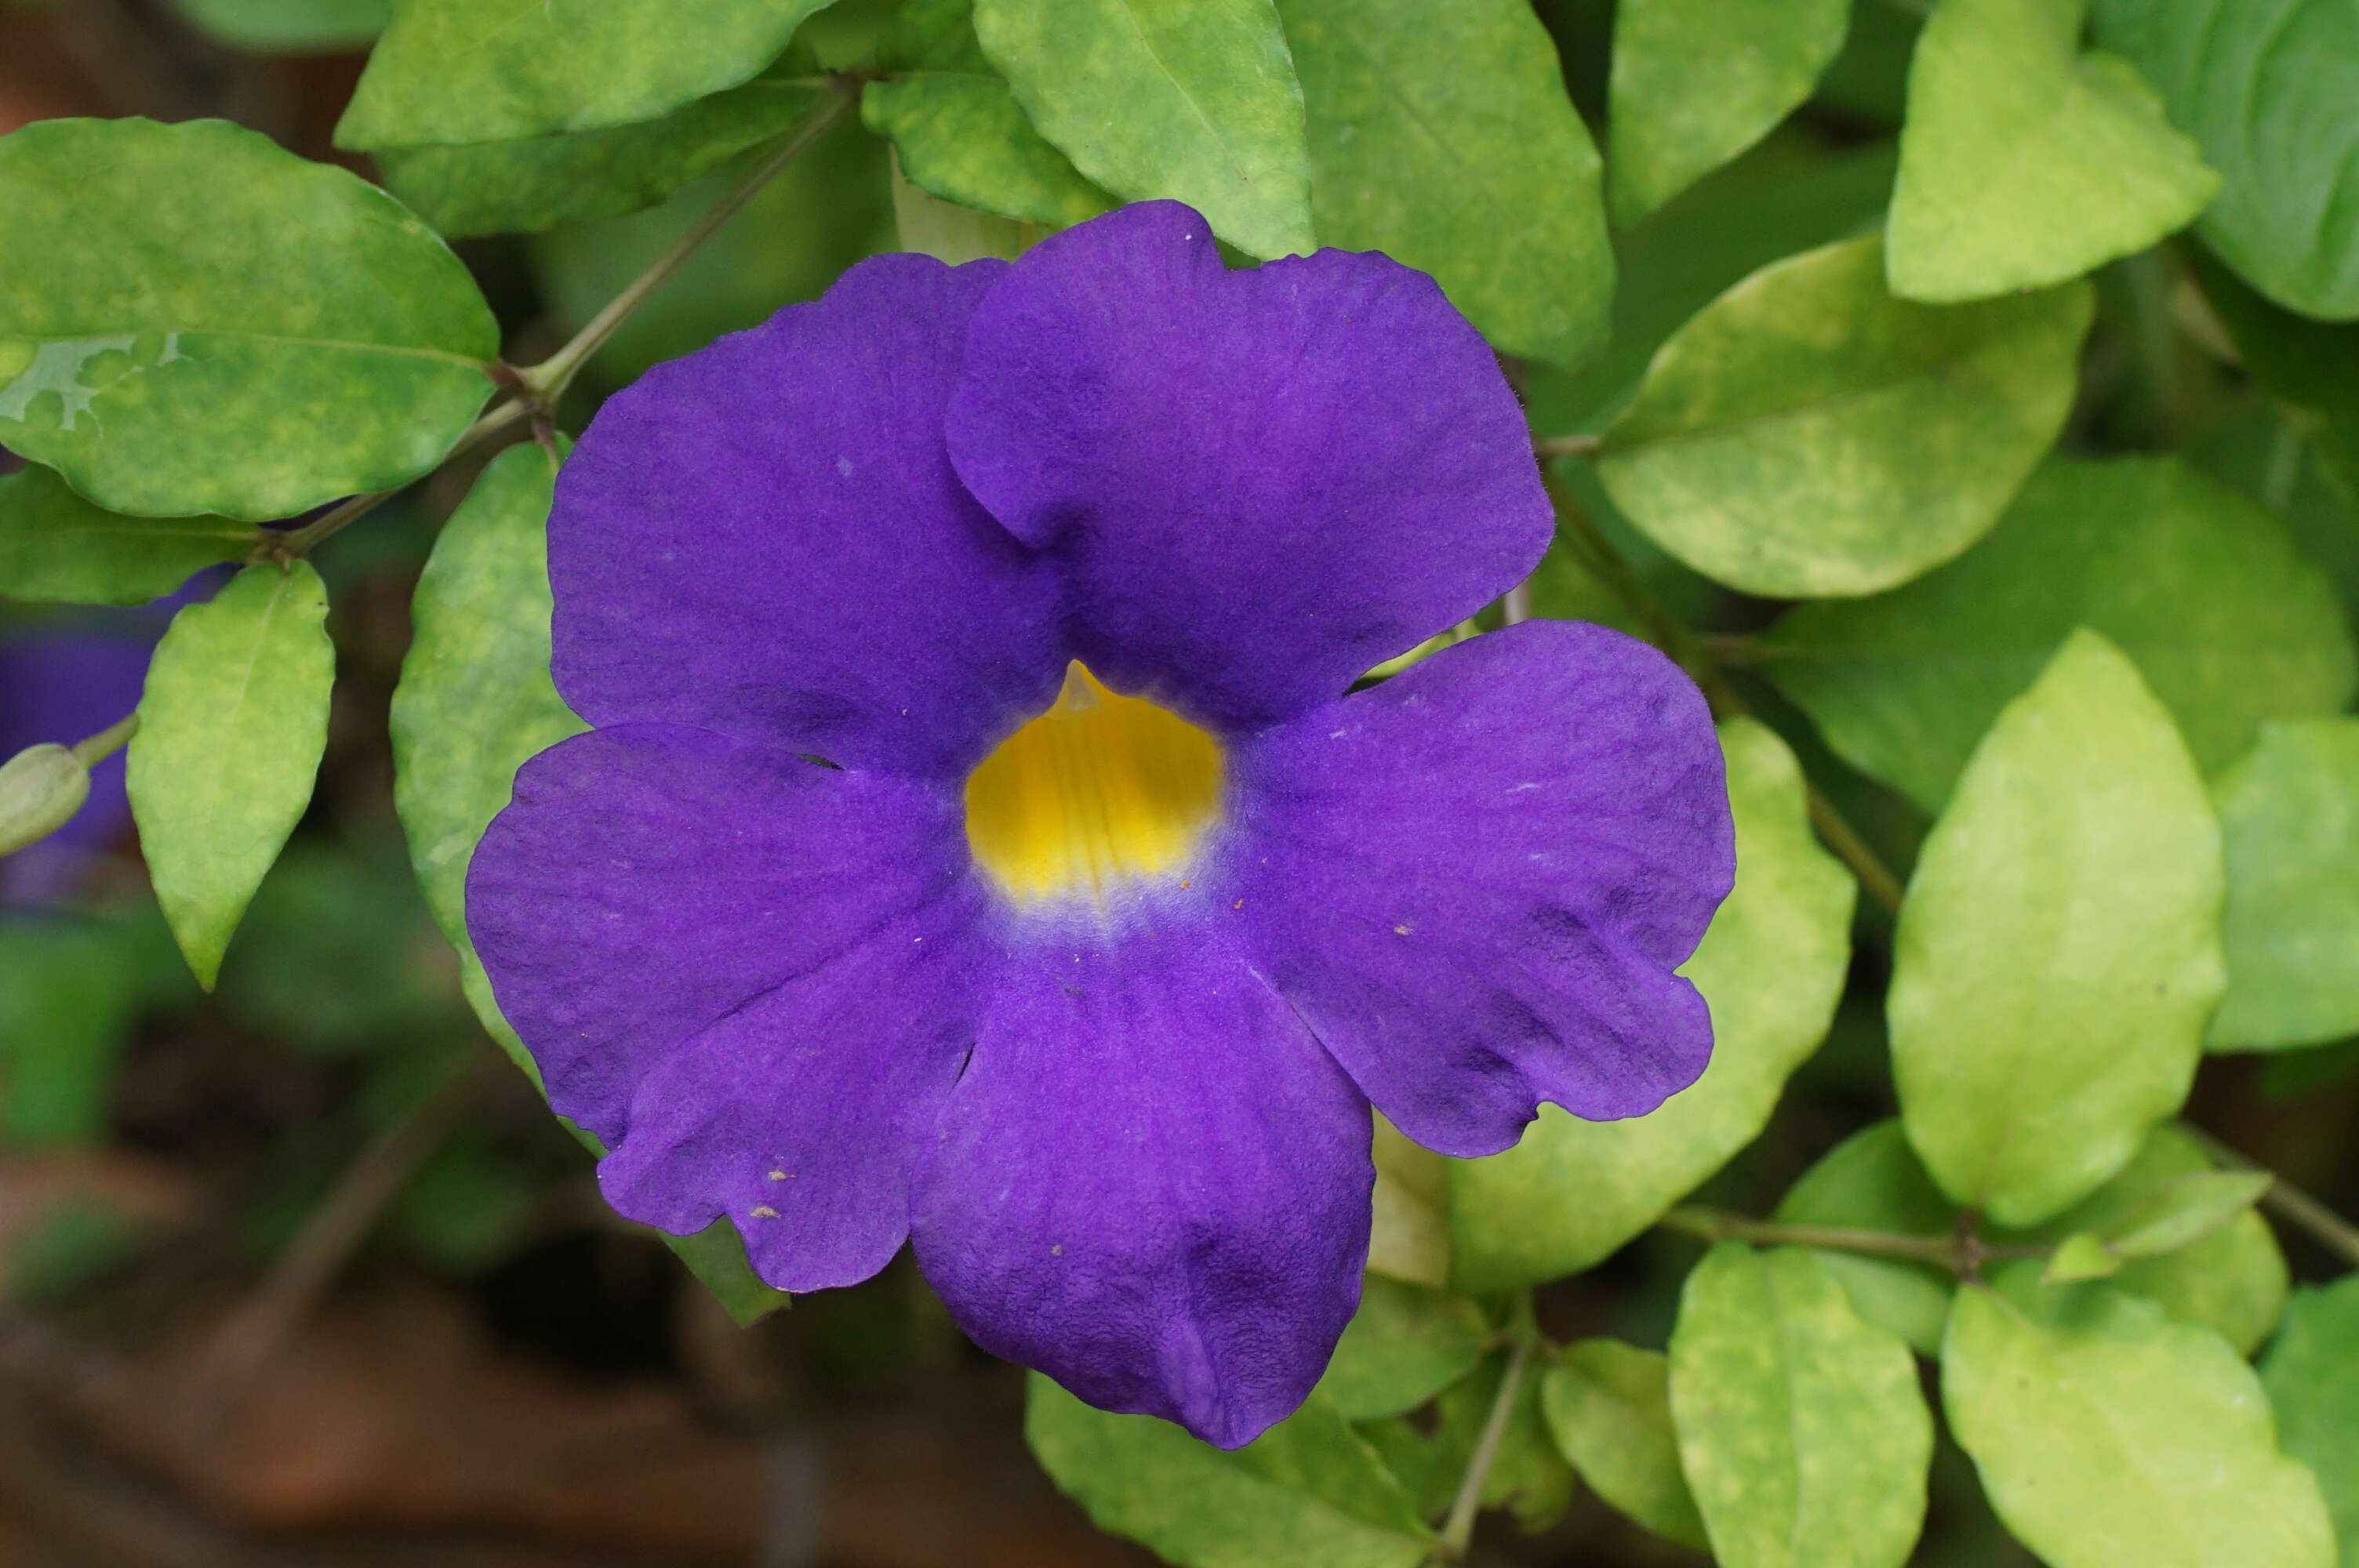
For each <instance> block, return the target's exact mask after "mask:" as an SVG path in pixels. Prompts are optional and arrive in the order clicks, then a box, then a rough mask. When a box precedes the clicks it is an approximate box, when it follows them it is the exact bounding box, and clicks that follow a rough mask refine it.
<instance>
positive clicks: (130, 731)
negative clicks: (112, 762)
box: [71, 710, 139, 768]
mask: <svg viewBox="0 0 2359 1568" xmlns="http://www.w3.org/2000/svg"><path fill="white" fill-rule="evenodd" d="M138 733H139V715H138V713H137V711H136V710H134V711H132V712H130V713H126V714H125V715H124V716H123V717H122V718H120V719H116V720H115V721H114V723H112V724H110V725H108V726H107V727H106V728H105V729H103V730H100V731H99V732H98V733H97V734H95V735H92V737H91V738H90V739H89V740H87V741H75V742H74V743H73V746H72V748H71V750H72V752H73V754H74V756H75V757H76V759H78V760H79V761H80V762H81V763H82V766H83V767H85V768H86V767H89V766H91V765H92V763H94V762H102V761H103V760H104V759H106V758H108V757H111V756H113V755H114V753H115V752H120V751H121V750H123V748H124V747H125V746H126V745H128V744H130V741H131V737H133V736H134V735H136V734H138Z"/></svg>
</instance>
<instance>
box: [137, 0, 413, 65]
mask: <svg viewBox="0 0 2359 1568" xmlns="http://www.w3.org/2000/svg"><path fill="white" fill-rule="evenodd" d="M177 3H178V4H179V7H180V9H181V10H182V11H184V12H186V13H187V14H188V17H189V20H190V21H192V22H194V23H196V25H197V26H198V27H201V28H203V29H204V30H205V31H206V32H208V33H211V34H212V36H213V37H214V38H219V39H221V40H222V41H223V43H227V44H234V45H235V46H236V47H238V48H239V49H251V50H253V51H255V53H257V54H315V53H329V52H332V51H335V50H340V49H359V48H361V47H362V46H363V45H364V44H366V43H368V42H369V41H370V40H372V39H374V38H375V37H376V36H377V34H379V33H381V32H383V31H384V30H385V25H386V22H388V21H390V20H391V19H392V16H393V0H177Z"/></svg>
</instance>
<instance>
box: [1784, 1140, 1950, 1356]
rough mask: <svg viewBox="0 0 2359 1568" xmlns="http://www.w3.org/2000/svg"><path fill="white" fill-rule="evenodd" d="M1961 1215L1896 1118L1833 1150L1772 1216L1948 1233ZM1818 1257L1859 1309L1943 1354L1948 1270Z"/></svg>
mask: <svg viewBox="0 0 2359 1568" xmlns="http://www.w3.org/2000/svg"><path fill="white" fill-rule="evenodd" d="M1957 1215H1958V1211H1957V1206H1956V1205H1954V1204H1952V1203H1951V1202H1950V1200H1949V1199H1947V1198H1945V1197H1943V1196H1942V1195H1941V1189H1940V1188H1939V1187H1937V1186H1935V1185H1934V1184H1933V1178H1932V1177H1930V1176H1929V1175H1927V1174H1926V1173H1925V1165H1924V1162H1922V1161H1920V1160H1919V1159H1918V1158H1917V1152H1916V1151H1915V1150H1913V1149H1911V1148H1909V1147H1908V1135H1907V1134H1906V1133H1905V1132H1904V1131H1903V1130H1901V1126H1900V1122H1899V1119H1897V1118H1895V1119H1891V1120H1887V1121H1879V1122H1877V1123H1875V1125H1874V1126H1873V1127H1869V1128H1866V1129H1864V1130H1861V1131H1858V1132H1855V1133H1854V1134H1852V1136H1850V1137H1849V1138H1846V1139H1844V1140H1843V1141H1842V1142H1841V1143H1838V1144H1836V1145H1835V1147H1834V1148H1832V1150H1830V1151H1828V1152H1827V1154H1826V1156H1825V1157H1824V1158H1823V1159H1821V1160H1820V1162H1818V1163H1817V1164H1815V1165H1813V1166H1811V1167H1810V1169H1809V1170H1808V1171H1805V1172H1803V1173H1802V1176H1801V1179H1800V1180H1799V1181H1797V1182H1796V1183H1795V1184H1793V1185H1792V1186H1791V1187H1789V1188H1788V1189H1787V1192H1786V1195H1785V1197H1784V1198H1783V1199H1781V1200H1779V1202H1778V1205H1777V1213H1776V1215H1775V1216H1774V1218H1775V1219H1776V1220H1777V1223H1778V1224H1780V1225H1817V1226H1829V1227H1834V1228H1837V1229H1843V1230H1882V1231H1887V1232H1890V1233H1892V1234H1894V1235H1897V1236H1945V1235H1948V1234H1949V1233H1950V1232H1951V1230H1952V1229H1953V1228H1954V1227H1955V1225H1956V1222H1957ZM1818 1260H1819V1266H1820V1267H1821V1268H1822V1269H1824V1270H1825V1271H1827V1272H1828V1273H1829V1274H1830V1275H1832V1276H1833V1278H1834V1280H1835V1281H1836V1282H1837V1283H1839V1284H1841V1285H1842V1286H1843V1292H1844V1293H1845V1294H1846V1295H1848V1296H1849V1297H1850V1298H1851V1304H1852V1310H1853V1311H1854V1312H1856V1313H1857V1314H1859V1315H1860V1316H1861V1317H1863V1318H1864V1319H1865V1320H1866V1321H1867V1322H1869V1323H1872V1324H1874V1325H1876V1326H1877V1327H1879V1328H1882V1329H1885V1330H1886V1331H1887V1332H1889V1333H1892V1334H1896V1335H1898V1336H1900V1337H1901V1338H1902V1339H1904V1340H1906V1341H1908V1345H1909V1347H1910V1348H1912V1349H1914V1350H1916V1351H1917V1352H1919V1354H1920V1355H1925V1356H1934V1355H1938V1354H1940V1349H1941V1331H1942V1330H1943V1328H1945V1327H1946V1326H1947V1325H1948V1324H1949V1321H1950V1289H1951V1276H1950V1273H1949V1271H1947V1270H1943V1269H1938V1268H1935V1267H1933V1266H1932V1265H1930V1264H1926V1263H1914V1262H1908V1261H1904V1260H1898V1259H1893V1258H1869V1257H1864V1256H1862V1255H1861V1254H1859V1253H1856V1252H1843V1251H1836V1250H1832V1249H1831V1250H1825V1251H1821V1252H1819V1253H1818Z"/></svg>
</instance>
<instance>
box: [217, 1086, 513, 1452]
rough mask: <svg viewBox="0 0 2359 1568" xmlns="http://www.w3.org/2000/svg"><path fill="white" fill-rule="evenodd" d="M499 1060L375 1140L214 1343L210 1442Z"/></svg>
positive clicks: (431, 1098) (429, 1099) (431, 1097)
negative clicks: (226, 1417) (212, 1434)
mask: <svg viewBox="0 0 2359 1568" xmlns="http://www.w3.org/2000/svg"><path fill="white" fill-rule="evenodd" d="M491 1065H492V1063H491V1059H490V1058H489V1057H488V1056H487V1055H481V1054H479V1055H476V1056H475V1057H473V1059H471V1060H470V1061H469V1062H467V1063H466V1064H464V1065H459V1066H454V1067H452V1068H451V1070H450V1071H449V1072H448V1073H446V1074H445V1075H444V1076H443V1078H442V1081H441V1082H440V1083H439V1084H437V1085H436V1086H435V1087H433V1089H431V1090H430V1091H429V1093H428V1094H427V1095H426V1096H425V1098H422V1099H420V1100H419V1102H418V1103H417V1104H416V1105H414V1106H412V1107H410V1108H409V1109H408V1111H407V1112H405V1113H404V1114H403V1115H402V1116H401V1117H400V1118H399V1119H397V1120H395V1121H394V1122H393V1124H392V1125H391V1126H389V1127H386V1128H385V1129H384V1130H381V1131H379V1132H378V1133H377V1135H376V1136H375V1138H372V1139H371V1140H369V1141H368V1144H367V1146H366V1147H364V1149H362V1151H361V1152H360V1153H359V1155H358V1156H357V1157H355V1158H354V1159H353V1162H352V1163H351V1164H350V1165H349V1166H347V1167H345V1170H344V1173H343V1175H342V1177H341V1178H339V1179H338V1181H337V1183H336V1185H335V1187H334V1189H333V1190H332V1191H331V1192H330V1193H329V1194H328V1195H327V1197H326V1198H325V1199H323V1200H322V1201H321V1204H320V1206H319V1207H317V1208H315V1209H313V1210H312V1211H311V1214H310V1217H309V1218H307V1219H306V1220H305V1221H304V1222H303V1227H302V1229H301V1230H299V1231H298V1232H297V1233H296V1236H295V1239H294V1240H293V1241H292V1242H290V1243H289V1244H288V1247H287V1249H286V1250H285V1251H284V1252H281V1253H280V1254H279V1255H278V1260H277V1264H276V1265H275V1266H274V1267H273V1268H272V1270H271V1271H270V1275H269V1277H268V1278H267V1279H266V1280H265V1281H263V1282H262V1283H261V1285H260V1286H258V1287H257V1288H256V1289H255V1292H254V1293H253V1294H251V1295H249V1296H247V1297H246V1299H245V1301H244V1302H242V1303H239V1304H238V1306H237V1308H236V1309H235V1310H234V1311H233V1312H232V1313H231V1314H230V1315H229V1317H228V1318H227V1319H226V1320H225V1321H224V1322H223V1324H222V1325H221V1327H220V1329H219V1330H218V1331H216V1333H215V1334H214V1336H213V1341H212V1348H211V1349H210V1350H209V1351H208V1353H207V1354H206V1357H205V1359H204V1363H203V1365H202V1367H201V1368H200V1369H199V1370H198V1373H197V1376H196V1379H195V1380H194V1382H193V1383H192V1384H191V1385H190V1394H189V1403H188V1407H187V1408H188V1419H189V1422H190V1429H191V1431H193V1432H195V1433H199V1434H204V1433H211V1432H212V1431H213V1430H214V1429H215V1428H217V1427H218V1426H219V1424H220V1422H221V1421H222V1418H223V1417H224V1416H225V1415H227V1414H228V1413H229V1412H230V1411H232V1410H234V1409H235V1408H236V1405H237V1402H238V1400H240V1399H241V1398H243V1397H244V1395H245V1390H247V1388H249V1387H250V1386H251V1385H252V1383H253V1381H254V1379H255V1375H256V1374H258V1373H259V1372H260V1371H261V1370H262V1368H263V1367H264V1366H265V1365H266V1364H267V1363H268V1361H269V1360H270V1357H272V1356H273V1355H275V1354H277V1350H278V1347H279V1346H281V1345H282V1344H284V1343H285V1342H286V1340H287V1338H288V1336H290V1335H291V1334H293V1333H294V1331H295V1330H296V1328H297V1327H299V1325H301V1323H302V1321H303V1319H304V1318H305V1317H306V1316H308V1315H309V1314H310V1311H311V1307H312V1305H313V1303H316V1302H317V1301H318V1300H319V1298H320V1295H321V1292H323V1291H325V1290H326V1289H327V1287H328V1284H329V1282H330V1281H332V1280H333V1279H334V1278H335V1276H336V1272H337V1271H338V1270H340V1269H341V1268H342V1267H343V1264H344V1260H346V1259H348V1258H350V1257H351V1256H352V1254H353V1249H355V1248H357V1247H358V1246H359V1245H360V1244H361V1242H362V1241H363V1240H364V1239H366V1238H367V1236H368V1233H369V1231H370V1230H371V1229H372V1228H373V1227H375V1224H376V1221H377V1219H378V1217H379V1216H381V1215H382V1214H384V1212H385V1210H386V1206H388V1205H390V1204H391V1203H392V1202H393V1200H394V1199H395V1198H397V1197H398V1196H400V1195H401V1189H402V1188H403V1187H404V1186H406V1185H408V1182H409V1178H410V1177H411V1176H412V1175H414V1174H416V1173H417V1172H418V1169H419V1166H421V1165H423V1164H424V1163H425V1162H426V1161H427V1159H428V1158H429V1156H430V1155H432V1154H433V1152H435V1151H436V1150H437V1149H439V1148H440V1147H441V1146H442V1141H443V1140H444V1139H445V1138H447V1137H449V1136H450V1134H451V1130H452V1129H453V1128H455V1127H456V1126H457V1125H458V1123H459V1120H460V1119H461V1118H462V1117H463V1116H464V1115H465V1114H466V1111H467V1108H468V1107H469V1106H470V1105H471V1104H473V1101H474V1098H475V1096H476V1094H477V1093H478V1092H479V1091H480V1090H481V1089H482V1088H483V1087H484V1082H485V1080H486V1079H487V1078H488V1077H489V1076H491V1073H490V1069H491Z"/></svg>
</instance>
